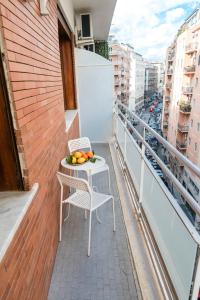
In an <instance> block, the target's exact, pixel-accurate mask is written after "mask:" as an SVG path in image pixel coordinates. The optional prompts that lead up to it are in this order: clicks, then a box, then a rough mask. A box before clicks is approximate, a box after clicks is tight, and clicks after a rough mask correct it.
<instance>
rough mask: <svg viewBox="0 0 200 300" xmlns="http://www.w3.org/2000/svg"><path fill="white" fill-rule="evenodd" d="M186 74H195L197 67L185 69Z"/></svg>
mask: <svg viewBox="0 0 200 300" xmlns="http://www.w3.org/2000/svg"><path fill="white" fill-rule="evenodd" d="M184 72H185V73H195V65H191V66H187V67H185V68H184Z"/></svg>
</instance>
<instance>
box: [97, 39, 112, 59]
mask: <svg viewBox="0 0 200 300" xmlns="http://www.w3.org/2000/svg"><path fill="white" fill-rule="evenodd" d="M95 52H96V53H97V54H99V55H101V56H103V57H105V58H106V59H109V49H108V42H107V41H95Z"/></svg>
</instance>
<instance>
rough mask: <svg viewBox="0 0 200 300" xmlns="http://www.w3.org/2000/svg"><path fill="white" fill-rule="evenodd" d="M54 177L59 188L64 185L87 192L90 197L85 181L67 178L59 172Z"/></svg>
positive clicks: (88, 187) (89, 190) (71, 177)
mask: <svg viewBox="0 0 200 300" xmlns="http://www.w3.org/2000/svg"><path fill="white" fill-rule="evenodd" d="M56 175H57V178H58V181H59V183H60V185H61V187H63V186H64V185H66V186H68V187H70V188H74V189H76V190H80V191H85V192H88V193H89V194H90V195H91V188H90V186H89V184H88V182H87V181H86V180H85V179H82V178H77V177H73V176H69V175H66V174H63V173H61V172H57V174H56Z"/></svg>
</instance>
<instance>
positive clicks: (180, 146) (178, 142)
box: [176, 139, 187, 151]
mask: <svg viewBox="0 0 200 300" xmlns="http://www.w3.org/2000/svg"><path fill="white" fill-rule="evenodd" d="M176 147H177V148H178V149H179V150H182V151H185V150H187V141H186V140H185V141H181V140H179V139H177V140H176Z"/></svg>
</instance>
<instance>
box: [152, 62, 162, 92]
mask: <svg viewBox="0 0 200 300" xmlns="http://www.w3.org/2000/svg"><path fill="white" fill-rule="evenodd" d="M153 65H154V66H155V67H157V72H158V75H157V90H158V93H159V94H160V95H163V87H164V80H165V69H164V63H162V62H154V63H153Z"/></svg>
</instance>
